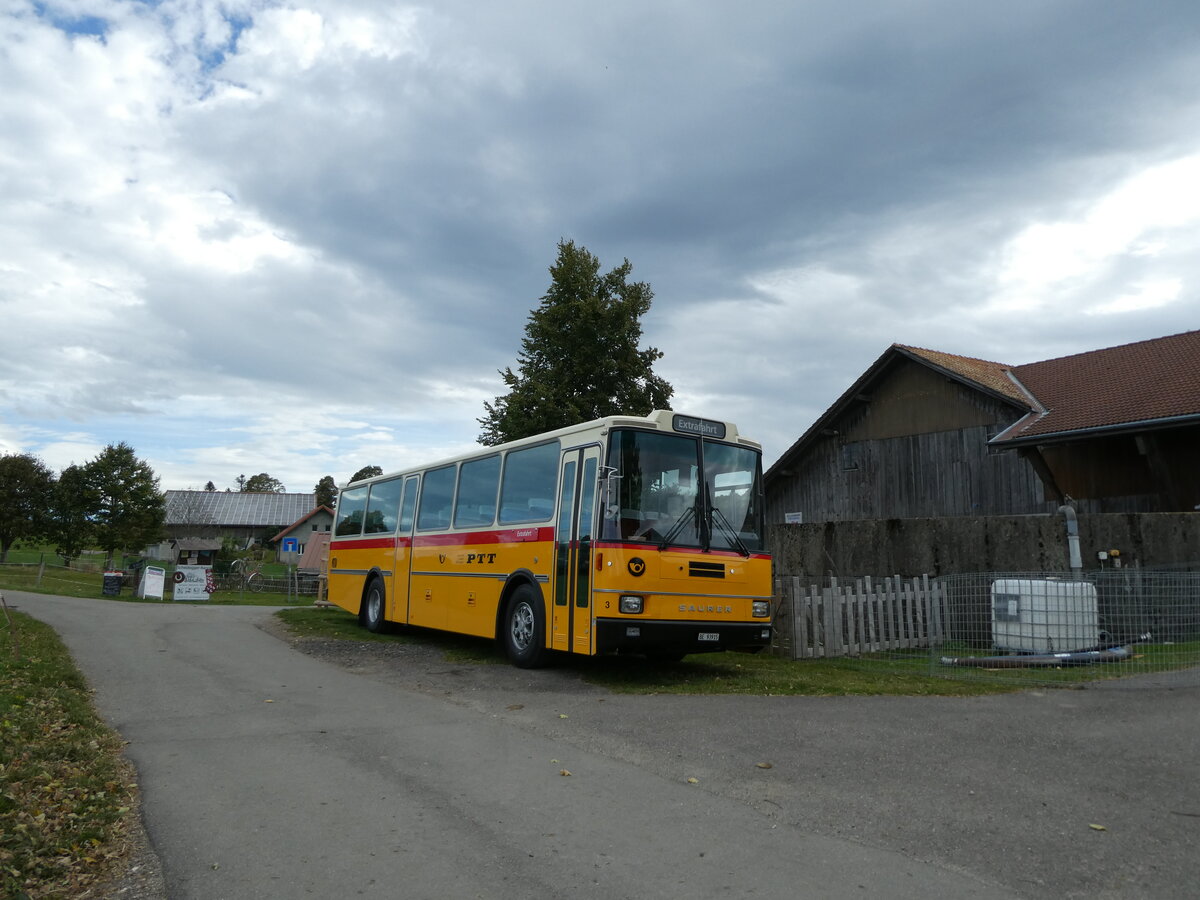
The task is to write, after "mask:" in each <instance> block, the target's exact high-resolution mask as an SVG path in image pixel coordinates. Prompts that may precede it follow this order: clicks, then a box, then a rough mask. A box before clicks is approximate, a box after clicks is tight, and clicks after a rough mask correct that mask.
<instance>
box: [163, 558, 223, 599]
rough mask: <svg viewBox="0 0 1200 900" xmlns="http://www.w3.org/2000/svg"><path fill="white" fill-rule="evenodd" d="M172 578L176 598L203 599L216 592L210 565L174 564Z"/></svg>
mask: <svg viewBox="0 0 1200 900" xmlns="http://www.w3.org/2000/svg"><path fill="white" fill-rule="evenodd" d="M173 580H174V582H175V590H174V595H175V599H176V600H188V601H194V600H200V601H205V600H207V599H208V598H209V596H210V595H212V594H213V593H215V592H216V588H215V587H214V586H213V574H212V566H176V567H175V575H174V576H173Z"/></svg>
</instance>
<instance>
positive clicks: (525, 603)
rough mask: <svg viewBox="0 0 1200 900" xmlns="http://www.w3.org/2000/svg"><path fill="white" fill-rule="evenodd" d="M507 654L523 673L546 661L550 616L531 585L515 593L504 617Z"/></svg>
mask: <svg viewBox="0 0 1200 900" xmlns="http://www.w3.org/2000/svg"><path fill="white" fill-rule="evenodd" d="M504 650H505V652H506V653H507V654H508V658H509V661H510V662H512V664H513V665H514V666H518V667H519V668H522V669H535V668H537V667H538V666H540V665H542V664H543V663H544V662H545V661H546V614H545V612H544V611H543V609H542V604H541V602H540V601H539V598H538V596H537V593H536V592H535V591H534V589H533V588H531V587H530V586H529V585H527V584H523V585H521V586H520V587H518V588H517V589H516V590H515V591H513V595H512V597H511V598H509V601H508V607H507V609H506V610H505V613H504Z"/></svg>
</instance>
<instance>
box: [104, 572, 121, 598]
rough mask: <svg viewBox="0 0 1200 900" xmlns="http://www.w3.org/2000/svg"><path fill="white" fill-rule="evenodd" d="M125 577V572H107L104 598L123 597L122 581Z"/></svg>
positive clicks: (105, 574)
mask: <svg viewBox="0 0 1200 900" xmlns="http://www.w3.org/2000/svg"><path fill="white" fill-rule="evenodd" d="M123 577H125V573H124V572H105V573H104V596H105V597H119V596H120V595H121V579H122V578H123Z"/></svg>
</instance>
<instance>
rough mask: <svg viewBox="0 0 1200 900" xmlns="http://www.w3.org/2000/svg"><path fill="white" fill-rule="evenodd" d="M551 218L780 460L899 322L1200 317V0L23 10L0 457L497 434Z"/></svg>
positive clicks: (678, 386) (987, 343)
mask: <svg viewBox="0 0 1200 900" xmlns="http://www.w3.org/2000/svg"><path fill="white" fill-rule="evenodd" d="M561 238H568V239H572V240H574V241H576V242H577V243H580V244H583V245H584V246H586V247H587V248H588V249H589V250H591V251H592V252H593V253H595V254H597V255H598V256H599V257H600V260H601V263H602V265H603V266H604V268H605V269H608V268H611V267H613V266H615V265H618V264H619V263H620V262H621V261H622V259H624V258H628V259H629V260H630V262H631V263H632V264H633V277H634V278H636V279H638V280H644V281H648V282H649V283H650V284H651V286H652V287H653V289H654V292H655V301H654V307H653V309H652V310H651V312H650V314H649V315H648V316H647V317H646V318H645V319H644V321H643V325H644V328H645V338H646V342H647V343H648V344H652V345H654V346H657V347H659V348H660V349H661V350H663V352H664V353H665V356H664V358H663V359H662V360H661V361H660V363H659V364H658V372H659V374H661V375H663V376H664V377H666V378H667V379H668V380H669V381H670V382H671V383H672V384H673V385H674V387H675V391H676V401H675V403H674V406H675V408H676V409H679V410H683V411H689V412H694V413H697V414H701V415H707V416H711V417H716V418H727V419H732V420H734V421H736V422H738V424H739V426H740V428H741V429H742V431H743V432H744V433H746V434H749V435H751V436H754V437H756V438H758V439H759V440H761V441H762V442H763V444H764V447H765V455H766V459H767V462H768V463H769V462H770V461H772V460H773V459H774V458H775V457H776V456H778V455H779V454H780V453H781V452H782V451H783V450H784V449H786V447H787V446H788V445H789V444H790V443H791V442H792V441H793V440H795V438H796V437H798V436H799V434H801V433H802V432H803V431H804V430H805V429H806V428H807V427H808V426H809V425H810V424H811V423H812V421H813V420H814V419H815V418H816V417H817V416H818V415H819V414H820V413H821V411H823V410H824V409H825V408H826V407H827V406H828V405H829V404H830V403H831V402H832V401H833V400H834V399H836V397H837V396H838V395H839V394H840V393H841V392H842V391H843V390H845V389H846V387H848V386H849V384H850V383H851V382H852V381H853V380H854V379H855V378H856V377H857V376H858V375H860V374H861V373H862V371H863V370H864V369H865V368H866V367H867V366H869V365H870V364H871V362H873V361H874V360H875V358H876V357H878V356H879V355H880V354H881V353H882V352H884V350H886V349H887V347H888V346H889V345H890V344H892V343H893V342H899V343H905V344H914V345H917V346H922V347H929V348H932V349H937V350H942V351H946V352H950V353H958V354H963V355H968V356H977V357H981V358H985V359H992V360H998V361H1001V362H1008V363H1013V364H1017V363H1023V362H1030V361H1033V360H1041V359H1048V358H1052V357H1056V356H1061V355H1065V354H1070V353H1077V352H1082V351H1085V350H1091V349H1096V348H1099V347H1108V346H1114V345H1117V344H1122V343H1127V342H1130V341H1136V340H1142V339H1146V338H1153V337H1159V336H1162V335H1166V334H1173V333H1177V332H1180V331H1187V330H1192V329H1195V328H1198V327H1200V4H1197V3H1196V2H1195V0H1179V2H1170V0H1156V2H1153V3H1145V2H1136V3H1135V2H1121V0H1113V2H1106V3H1095V2H1088V0H1077V2H1070V0H1009V2H1006V3H998V4H985V3H963V2H961V0H954V2H940V0H886V2H871V0H863V2H853V3H851V2H846V0H837V2H833V0H829V2H826V0H780V2H754V0H747V2H744V3H740V4H731V3H726V2H709V0H689V2H661V3H647V2H644V0H642V2H623V0H615V2H614V0H610V2H605V3H580V2H571V0H546V2H542V0H528V2H510V3H479V2H457V0H441V2H437V3H432V4H428V5H421V6H406V5H404V4H403V3H402V2H393V0H388V2H383V0H375V2H371V0H361V2H360V0H293V2H289V3H282V4H280V3H274V2H258V0H221V2H210V0H163V2H158V3H152V2H111V0H62V2H60V0H45V2H27V0H0V453H6V452H7V453H13V452H30V453H34V454H37V455H39V456H40V457H41V458H42V459H43V460H45V462H46V463H47V464H48V465H50V466H51V467H52V468H55V469H60V468H62V467H63V466H66V465H68V464H70V463H71V462H85V461H86V460H88V459H90V458H92V457H93V456H95V454H96V453H97V452H99V451H100V450H101V449H102V448H103V447H104V445H106V444H108V443H113V442H116V441H126V442H128V443H129V444H131V445H132V446H133V447H134V448H135V450H136V451H137V453H138V455H139V456H142V457H143V458H145V459H146V460H147V461H149V462H150V464H151V465H152V466H153V467H154V469H155V470H156V472H157V473H158V474H159V476H160V477H161V482H162V486H163V487H164V488H186V487H195V488H200V487H202V486H203V485H204V483H205V482H206V481H209V480H211V481H213V482H214V483H215V484H216V485H217V487H218V488H225V487H227V486H230V485H232V484H233V483H234V479H235V478H236V477H237V476H238V475H239V474H246V475H251V474H254V473H257V472H263V471H265V472H268V473H270V474H271V475H273V476H275V477H276V478H279V479H280V480H281V481H282V482H283V483H284V484H285V485H286V486H287V487H288V489H289V490H295V491H308V490H311V489H312V486H313V485H314V484H315V483H316V481H317V480H318V479H319V478H320V477H321V476H323V475H326V474H330V475H333V476H334V477H335V479H337V480H338V481H343V480H345V478H346V477H347V476H349V475H350V473H352V472H353V471H355V470H356V469H357V468H359V467H360V466H362V465H366V464H377V465H380V466H382V467H383V468H384V469H392V468H398V467H400V466H403V465H407V464H410V463H416V462H420V461H422V460H430V459H434V458H438V457H441V456H445V455H447V454H449V453H452V452H457V451H458V450H460V449H465V448H467V447H469V446H471V445H472V444H473V443H474V440H475V437H476V436H477V435H478V433H479V426H478V424H477V422H476V419H477V418H478V417H479V416H480V415H482V413H483V403H484V401H485V400H490V399H492V398H493V397H495V396H496V395H497V394H499V393H501V392H502V384H501V381H500V378H499V376H498V374H497V369H499V368H501V367H503V366H506V365H511V364H513V363H514V362H515V356H516V353H517V350H518V347H519V342H520V339H521V336H522V333H523V329H524V326H525V322H526V318H527V316H528V313H529V310H530V309H531V308H533V307H534V306H536V305H537V303H538V300H539V298H540V297H541V295H542V294H543V293H544V292H545V290H546V288H547V286H548V284H549V276H548V273H547V267H548V266H549V265H550V264H551V263H552V262H553V260H554V256H555V252H556V244H557V242H558V241H559V240H560V239H561Z"/></svg>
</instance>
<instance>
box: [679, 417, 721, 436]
mask: <svg viewBox="0 0 1200 900" xmlns="http://www.w3.org/2000/svg"><path fill="white" fill-rule="evenodd" d="M671 427H672V428H674V429H675V430H676V431H682V432H684V433H686V434H698V435H700V437H706V438H716V439H717V440H721V439H723V438H724V437H725V423H724V422H714V421H712V420H711V419H696V418H693V417H692V416H675V417H674V418H673V419H672V420H671Z"/></svg>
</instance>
